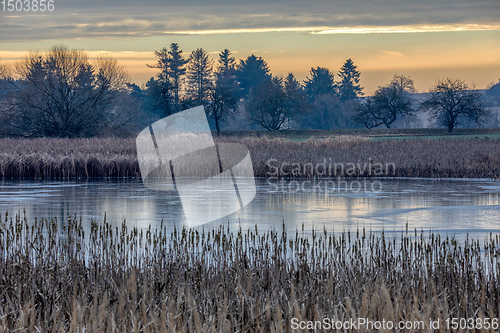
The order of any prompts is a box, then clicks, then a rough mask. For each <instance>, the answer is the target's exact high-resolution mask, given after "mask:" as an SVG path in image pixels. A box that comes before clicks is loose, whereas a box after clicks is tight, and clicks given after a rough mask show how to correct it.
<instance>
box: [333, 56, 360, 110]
mask: <svg viewBox="0 0 500 333" xmlns="http://www.w3.org/2000/svg"><path fill="white" fill-rule="evenodd" d="M357 68H358V67H357V66H356V65H354V63H353V61H352V59H350V58H349V59H347V60H346V61H345V62H344V65H342V67H341V68H340V71H339V77H340V82H339V86H338V87H339V97H340V100H342V101H348V100H353V99H356V98H358V97H360V96H363V95H364V94H363V92H362V90H363V87H361V86H360V85H359V77H360V75H361V73H360V72H359V71H358V70H357Z"/></svg>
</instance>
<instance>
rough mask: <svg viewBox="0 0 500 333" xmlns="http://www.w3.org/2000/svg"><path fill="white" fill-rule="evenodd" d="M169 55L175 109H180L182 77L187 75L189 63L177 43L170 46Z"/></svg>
mask: <svg viewBox="0 0 500 333" xmlns="http://www.w3.org/2000/svg"><path fill="white" fill-rule="evenodd" d="M168 55H169V57H170V58H169V64H168V67H169V70H170V76H171V80H172V90H173V94H174V96H173V102H174V108H176V109H179V104H180V103H179V92H180V89H181V82H182V77H183V76H184V75H185V74H186V68H185V65H186V64H187V62H188V61H187V60H186V59H184V57H183V55H182V50H181V49H179V45H177V43H172V44H170V51H168ZM176 111H180V110H176Z"/></svg>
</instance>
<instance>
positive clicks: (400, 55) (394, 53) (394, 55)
mask: <svg viewBox="0 0 500 333" xmlns="http://www.w3.org/2000/svg"><path fill="white" fill-rule="evenodd" d="M380 52H382V53H383V54H384V55H385V56H387V57H390V58H406V56H405V55H404V54H403V53H401V52H397V51H388V50H380Z"/></svg>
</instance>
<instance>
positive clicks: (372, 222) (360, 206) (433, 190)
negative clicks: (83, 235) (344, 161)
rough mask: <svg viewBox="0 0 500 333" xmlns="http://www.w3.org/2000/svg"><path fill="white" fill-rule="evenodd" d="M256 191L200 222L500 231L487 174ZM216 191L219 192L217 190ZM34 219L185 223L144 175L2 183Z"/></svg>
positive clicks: (273, 183)
mask: <svg viewBox="0 0 500 333" xmlns="http://www.w3.org/2000/svg"><path fill="white" fill-rule="evenodd" d="M256 185H257V195H256V196H255V199H254V200H253V201H252V202H251V203H250V204H249V205H248V206H246V207H244V208H243V209H242V210H240V211H238V212H236V213H234V214H232V215H229V216H227V217H225V218H222V219H220V220H218V221H215V222H211V223H209V224H206V225H204V226H203V227H198V228H205V229H208V228H213V227H217V226H219V225H221V224H224V225H228V224H229V226H230V228H231V229H234V230H236V229H237V228H238V227H239V226H241V227H242V228H243V229H247V228H254V227H255V225H257V226H258V228H259V229H260V230H269V229H273V228H274V229H278V230H280V229H281V228H282V225H283V223H284V224H285V226H286V229H287V230H288V231H290V232H294V231H295V230H296V229H298V230H301V229H302V225H304V230H306V231H307V230H311V229H312V228H313V227H314V228H316V229H317V230H323V228H326V229H327V230H330V231H331V230H334V231H338V232H341V231H346V230H352V231H355V230H356V229H357V228H363V227H364V228H365V229H366V230H367V231H368V230H372V231H382V230H384V231H386V232H400V231H401V230H404V229H405V228H406V224H408V228H409V229H410V230H412V229H414V228H417V229H419V230H420V229H424V230H425V231H428V230H432V231H438V232H440V233H441V234H443V235H451V234H456V235H457V236H459V237H460V238H463V237H465V235H467V234H470V235H471V236H473V237H484V236H485V235H486V234H488V233H490V232H493V233H498V232H500V202H499V199H500V182H498V181H497V182H495V181H487V180H427V179H410V180H409V179H397V180H395V179H391V180H388V179H382V180H355V181H339V180H316V181H313V180H276V179H257V180H256ZM214 195H217V192H216V191H214ZM6 211H8V212H9V214H10V215H15V214H16V213H21V214H23V212H25V213H26V215H27V217H28V219H33V218H35V217H38V218H41V217H47V218H57V220H58V221H59V223H64V221H65V220H67V218H68V216H69V215H71V216H77V217H79V218H80V217H81V218H82V220H83V221H84V224H85V225H89V222H90V220H91V219H95V220H97V221H102V220H103V217H104V214H106V216H107V221H108V222H111V223H113V224H116V225H119V224H121V223H122V221H123V220H124V219H126V223H127V225H129V226H131V227H132V226H137V227H140V228H146V227H148V226H149V225H152V226H153V227H155V226H158V225H159V224H160V222H161V221H162V220H163V221H164V223H165V224H166V225H167V226H168V227H169V228H172V229H173V227H174V226H176V227H182V226H183V221H184V212H183V208H182V205H181V202H180V199H179V197H178V195H177V193H176V192H174V191H170V192H161V191H154V190H151V189H148V188H145V187H144V185H143V184H142V183H141V182H140V181H139V180H133V179H132V180H92V181H85V182H83V181H51V182H41V181H38V182H37V181H9V180H3V181H0V213H1V218H2V220H3V219H4V217H5V212H6Z"/></svg>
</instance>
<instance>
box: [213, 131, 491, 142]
mask: <svg viewBox="0 0 500 333" xmlns="http://www.w3.org/2000/svg"><path fill="white" fill-rule="evenodd" d="M214 135H215V133H214ZM223 136H229V137H234V136H236V137H248V136H257V137H269V132H268V131H226V132H223ZM276 136H277V137H282V138H285V139H288V140H292V141H299V140H308V139H312V138H314V139H326V138H337V137H342V136H360V137H364V138H368V139H370V140H378V139H384V140H390V139H405V140H411V139H484V138H489V139H499V138H500V128H458V129H455V130H454V131H453V132H452V133H449V132H448V130H446V129H440V128H418V129H413V128H407V129H391V128H389V129H387V128H386V129H384V128H374V129H339V130H286V131H281V132H278V133H277V134H276Z"/></svg>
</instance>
